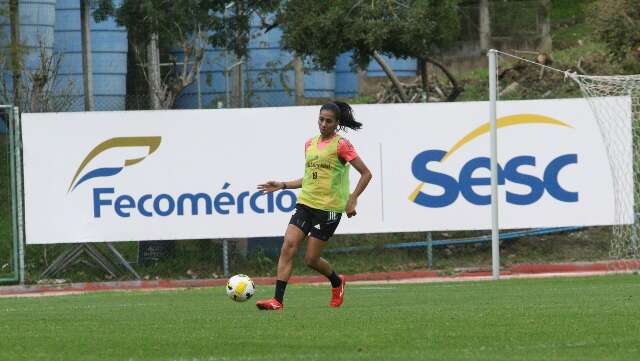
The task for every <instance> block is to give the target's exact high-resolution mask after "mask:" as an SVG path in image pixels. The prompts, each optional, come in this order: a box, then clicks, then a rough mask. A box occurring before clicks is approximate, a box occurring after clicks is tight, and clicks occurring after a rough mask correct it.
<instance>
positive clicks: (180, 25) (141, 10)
mask: <svg viewBox="0 0 640 361" xmlns="http://www.w3.org/2000/svg"><path fill="white" fill-rule="evenodd" d="M203 3H204V1H198V0H181V1H171V0H124V2H123V3H122V5H121V6H120V7H118V8H115V7H114V4H113V1H112V0H100V2H99V6H98V8H97V9H96V10H95V11H94V13H93V16H94V18H95V20H96V21H103V20H105V19H106V18H107V17H109V16H114V17H115V20H116V22H117V23H118V25H121V26H124V27H126V28H127V33H128V36H129V41H130V43H131V48H132V49H133V51H134V53H135V56H136V59H137V61H138V63H139V65H140V66H141V69H142V72H143V75H144V78H145V79H146V80H147V82H148V84H149V89H150V93H151V94H150V96H151V100H152V104H155V106H154V108H163V109H169V108H172V107H173V106H174V104H175V101H176V98H177V96H178V94H180V92H181V91H182V90H183V89H184V88H186V87H187V86H188V85H189V84H191V83H192V82H193V81H194V76H195V74H197V73H198V70H199V68H200V66H201V64H202V61H203V60H204V47H205V44H206V41H205V39H206V35H207V32H208V30H209V29H210V26H211V24H210V17H209V16H208V11H207V9H206V8H205V7H204V5H203ZM162 46H165V47H166V48H175V47H180V48H181V49H182V52H183V59H181V60H182V62H181V63H180V64H179V63H178V61H177V59H176V58H175V56H168V59H167V61H168V63H169V64H171V66H170V68H169V69H167V70H166V71H164V72H161V71H160V61H159V54H158V52H159V49H160V48H161V47H162ZM161 74H162V76H163V77H162V79H161V78H160V76H161Z"/></svg>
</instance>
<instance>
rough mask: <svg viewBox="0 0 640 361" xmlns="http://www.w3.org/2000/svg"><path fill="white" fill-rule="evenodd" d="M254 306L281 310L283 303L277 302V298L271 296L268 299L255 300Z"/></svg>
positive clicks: (269, 309)
mask: <svg viewBox="0 0 640 361" xmlns="http://www.w3.org/2000/svg"><path fill="white" fill-rule="evenodd" d="M256 307H258V309H261V310H267V311H282V309H283V308H284V305H283V304H282V303H280V302H278V300H276V299H275V298H272V299H269V300H261V301H256Z"/></svg>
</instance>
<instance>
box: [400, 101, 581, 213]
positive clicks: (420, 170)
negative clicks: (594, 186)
mask: <svg viewBox="0 0 640 361" xmlns="http://www.w3.org/2000/svg"><path fill="white" fill-rule="evenodd" d="M522 124H543V125H551V126H559V127H567V128H572V127H571V126H570V125H568V124H566V123H564V122H562V121H560V120H557V119H554V118H551V117H547V116H543V115H539V114H515V115H509V116H505V117H502V118H499V119H497V128H504V127H509V126H516V125H522ZM489 130H490V126H489V123H485V124H482V125H481V126H479V127H478V128H476V129H474V130H473V131H471V132H469V133H468V134H466V135H465V136H464V137H462V139H460V140H459V141H458V142H457V143H456V144H454V145H453V146H452V147H451V148H450V149H449V150H448V151H445V150H440V149H429V150H425V151H423V152H420V153H419V154H418V155H416V156H415V157H414V159H413V161H412V163H411V171H412V173H413V176H414V177H415V178H416V179H418V180H419V181H420V182H421V183H420V184H418V186H417V187H416V188H415V190H414V191H413V192H412V193H411V195H410V196H409V201H411V202H413V203H416V204H418V205H420V206H423V207H427V208H441V207H447V206H449V205H451V204H453V203H454V202H455V201H456V200H457V199H458V197H459V196H460V195H462V197H463V198H464V199H465V200H466V201H467V202H469V203H471V204H474V205H488V204H490V203H491V196H490V195H481V194H478V193H476V192H475V191H474V189H473V187H474V186H481V185H485V186H486V185H490V184H491V178H489V177H476V176H474V175H473V174H474V172H475V171H476V170H477V169H481V168H484V169H487V170H489V169H491V168H490V158H488V157H476V158H473V159H471V160H469V161H467V162H466V163H465V164H464V165H463V166H462V168H461V169H460V171H459V173H458V174H457V175H455V176H453V175H450V174H445V173H441V172H437V171H435V170H432V169H429V164H430V163H432V162H439V163H443V162H446V161H447V159H448V158H450V157H451V155H452V154H454V153H455V152H456V151H457V150H459V149H460V148H462V147H463V146H464V145H465V144H467V143H468V142H470V141H472V140H473V139H475V138H477V137H480V136H482V135H484V134H487V133H488V132H489ZM537 163H538V162H537V159H536V157H535V156H534V155H526V154H525V155H519V156H516V157H513V158H511V159H510V160H508V161H507V162H506V164H505V165H504V167H503V166H501V165H500V164H498V184H499V185H504V184H505V183H506V182H510V183H515V184H520V185H523V186H525V187H527V188H529V192H528V193H524V194H523V193H515V192H512V191H509V190H507V191H506V202H507V203H510V204H514V205H529V204H533V203H535V202H537V201H538V200H540V198H541V197H542V196H543V194H544V193H545V191H546V192H547V193H548V194H549V195H550V196H551V197H553V198H554V199H556V200H557V201H560V202H577V201H578V192H572V191H569V190H567V189H565V187H563V186H562V185H561V184H560V183H559V180H558V177H559V174H560V171H561V170H563V169H564V168H565V167H567V166H569V165H571V164H577V163H578V155H577V154H575V153H572V154H563V155H560V156H558V157H556V158H555V159H553V160H551V161H550V162H549V163H548V164H547V165H546V166H545V167H544V172H543V176H542V178H539V177H538V176H536V175H533V174H527V173H525V172H523V171H521V170H519V169H518V168H519V167H521V166H533V167H540V166H541V165H540V164H537ZM425 184H430V185H435V186H438V187H440V188H442V189H443V190H444V192H441V194H438V195H431V194H427V193H425V192H422V187H423V186H424V185H425Z"/></svg>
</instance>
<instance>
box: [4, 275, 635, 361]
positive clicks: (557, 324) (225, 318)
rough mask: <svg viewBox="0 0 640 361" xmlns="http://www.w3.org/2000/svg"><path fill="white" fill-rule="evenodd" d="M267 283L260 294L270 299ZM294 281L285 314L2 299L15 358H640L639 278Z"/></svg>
mask: <svg viewBox="0 0 640 361" xmlns="http://www.w3.org/2000/svg"><path fill="white" fill-rule="evenodd" d="M271 295H272V287H271V286H258V293H257V297H271ZM346 297H347V299H346V301H345V304H344V305H343V307H342V308H340V309H331V308H329V307H328V306H327V304H328V301H329V290H328V286H310V285H304V286H302V285H292V286H290V287H289V289H288V291H287V297H286V299H285V301H286V307H285V311H284V312H265V311H258V310H257V309H255V306H254V304H253V302H252V300H250V301H249V302H246V303H241V304H240V303H234V302H232V301H231V300H229V299H227V298H226V296H225V293H224V288H223V287H216V288H210V289H190V290H178V291H161V292H110V293H109V292H107V293H92V294H84V295H72V296H62V297H41V298H4V299H0V320H1V322H0V335H1V336H0V359H1V360H3V361H9V360H30V361H34V360H65V361H72V360H101V361H103V360H130V361H134V360H380V361H382V360H580V361H584V360H638V359H640V343H639V342H638V341H639V340H640V303H639V302H640V276H637V275H625V276H607V277H589V278H550V279H526V280H525V279H520V280H501V281H498V282H490V281H477V282H453V283H435V284H384V285H366V286H364V285H362V286H356V285H351V286H348V288H347V290H346Z"/></svg>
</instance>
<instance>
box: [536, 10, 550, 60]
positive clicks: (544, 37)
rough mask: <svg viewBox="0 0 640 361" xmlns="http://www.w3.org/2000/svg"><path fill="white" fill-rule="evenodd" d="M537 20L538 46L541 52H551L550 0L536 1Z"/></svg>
mask: <svg viewBox="0 0 640 361" xmlns="http://www.w3.org/2000/svg"><path fill="white" fill-rule="evenodd" d="M538 22H539V28H540V29H539V30H540V39H541V41H540V47H539V50H540V52H541V53H546V54H549V53H550V52H551V45H552V40H551V0H539V1H538Z"/></svg>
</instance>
